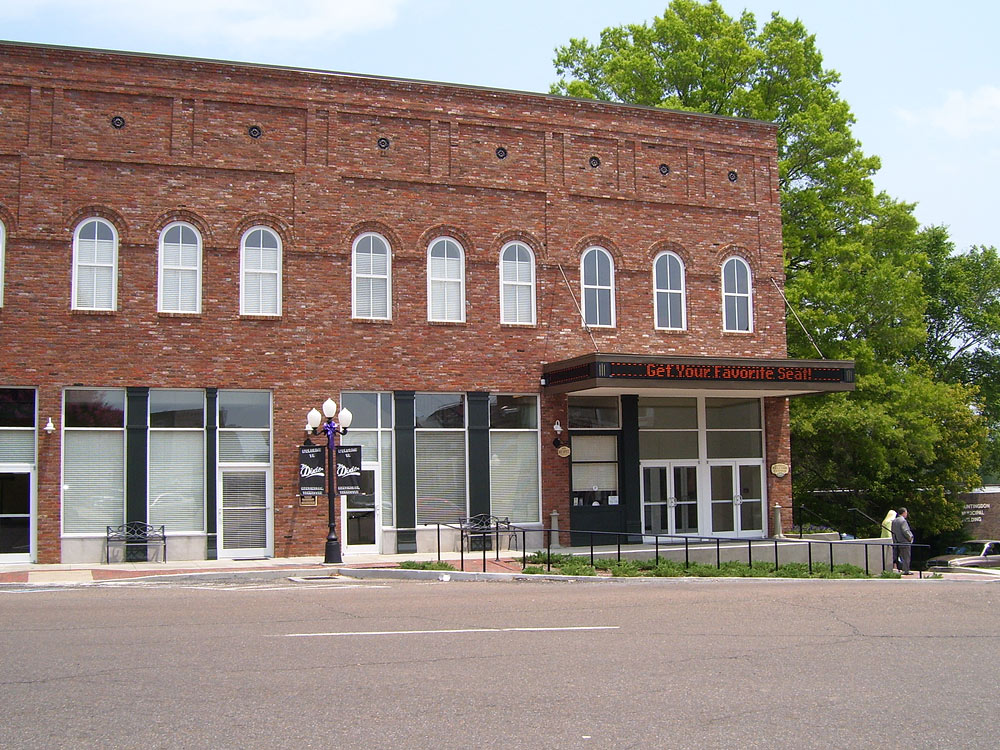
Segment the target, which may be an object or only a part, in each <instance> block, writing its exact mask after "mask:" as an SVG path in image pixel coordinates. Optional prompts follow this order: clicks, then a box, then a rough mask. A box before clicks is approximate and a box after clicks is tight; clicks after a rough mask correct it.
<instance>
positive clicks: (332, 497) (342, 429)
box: [306, 398, 354, 563]
mask: <svg viewBox="0 0 1000 750" xmlns="http://www.w3.org/2000/svg"><path fill="white" fill-rule="evenodd" d="M336 414H337V402H336V401H334V400H333V399H332V398H328V399H327V400H326V401H324V402H323V413H322V414H320V413H319V410H318V409H315V408H313V409H310V410H309V413H308V414H307V415H306V421H307V423H308V424H307V428H308V429H310V430H311V431H312V434H313V435H319V434H320V432H323V433H325V434H326V496H327V500H328V502H329V514H330V532H329V533H328V534H327V535H326V547H325V548H324V551H323V562H324V563H339V562H343V561H344V560H343V558H342V557H341V555H340V540H339V539H338V538H337V522H336V515H335V508H334V503H335V502H336V498H337V478H336V476H335V473H334V472H335V461H334V454H335V453H336V450H337V447H336V446H337V441H336V437H337V435H346V434H347V428H348V427H350V426H351V422H352V421H353V420H354V415H353V414H351V410H350V409H345V408H341V410H340V416H339V417H337V419H334V417H335V416H336ZM323 417H326V422H323ZM321 422H322V423H323V427H322V428H320V423H321Z"/></svg>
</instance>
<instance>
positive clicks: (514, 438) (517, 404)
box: [490, 395, 541, 523]
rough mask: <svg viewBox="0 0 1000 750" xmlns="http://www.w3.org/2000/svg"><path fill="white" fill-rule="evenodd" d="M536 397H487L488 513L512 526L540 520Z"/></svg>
mask: <svg viewBox="0 0 1000 750" xmlns="http://www.w3.org/2000/svg"><path fill="white" fill-rule="evenodd" d="M538 445H539V441H538V397H537V396H502V395H493V396H490V510H491V512H492V513H493V515H495V516H498V517H500V518H508V519H510V520H511V521H513V522H515V523H533V522H537V521H538V520H539V517H540V512H541V511H540V503H539V500H540V496H541V493H540V490H539V474H538Z"/></svg>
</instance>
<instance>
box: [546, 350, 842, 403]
mask: <svg viewBox="0 0 1000 750" xmlns="http://www.w3.org/2000/svg"><path fill="white" fill-rule="evenodd" d="M542 386H543V387H544V389H545V392H546V393H573V392H576V391H587V390H593V389H596V388H602V389H607V388H611V389H618V390H622V391H633V390H640V389H650V388H657V389H668V390H669V389H676V390H687V391H690V390H693V389H706V390H727V391H767V392H773V394H769V395H775V396H782V395H787V396H797V395H805V394H809V393H826V392H831V391H853V390H854V362H853V361H851V360H829V359H757V358H754V357H674V356H667V357H658V356H650V355H641V354H585V355H583V356H580V357H574V358H573V359H567V360H563V361H561V362H551V363H548V364H545V365H543V367H542Z"/></svg>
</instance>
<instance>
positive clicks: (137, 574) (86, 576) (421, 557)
mask: <svg viewBox="0 0 1000 750" xmlns="http://www.w3.org/2000/svg"><path fill="white" fill-rule="evenodd" d="M460 557H461V556H460V554H459V553H458V552H442V553H441V559H442V560H443V561H446V562H449V563H451V564H452V565H454V566H455V567H456V568H458V567H459V561H460ZM437 559H438V555H437V553H436V552H422V553H413V554H408V555H371V554H363V555H344V556H343V562H342V563H335V564H330V565H327V564H325V563H324V562H323V557H322V556H321V555H316V556H312V557H272V558H260V559H253V560H181V561H177V562H173V561H170V562H166V563H158V562H129V563H122V562H112V563H110V564H103V563H53V564H37V563H16V564H12V565H0V583H30V584H74V583H92V582H101V581H116V580H128V579H135V578H148V577H159V576H171V575H173V576H176V575H198V574H211V573H231V574H237V573H262V572H267V571H270V572H274V573H288V574H289V575H294V574H295V572H297V571H303V572H307V573H308V572H312V573H314V574H316V573H318V572H321V571H324V572H327V573H329V574H335V573H336V571H337V570H338V569H341V568H343V569H353V568H357V569H363V568H395V567H398V566H399V564H400V563H401V562H403V561H405V560H412V561H418V562H425V561H434V560H437ZM520 560H521V556H520V555H516V556H515V555H514V554H513V553H512V554H507V553H503V554H502V555H501V558H500V560H497V559H496V556H495V554H493V555H489V556H488V557H487V560H486V562H487V566H486V572H491V573H516V572H520V570H521V566H520ZM465 570H466V571H469V572H482V571H483V558H482V555H479V556H476V554H475V553H471V554H469V553H467V554H466V555H465Z"/></svg>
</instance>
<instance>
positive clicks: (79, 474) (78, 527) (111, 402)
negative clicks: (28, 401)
mask: <svg viewBox="0 0 1000 750" xmlns="http://www.w3.org/2000/svg"><path fill="white" fill-rule="evenodd" d="M63 424H64V425H65V428H66V429H65V431H64V434H63V531H64V532H65V533H67V534H105V533H106V532H107V527H108V526H117V525H118V524H120V523H122V522H123V521H124V520H125V391H124V390H110V389H73V390H68V391H66V392H65V395H64V409H63Z"/></svg>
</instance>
